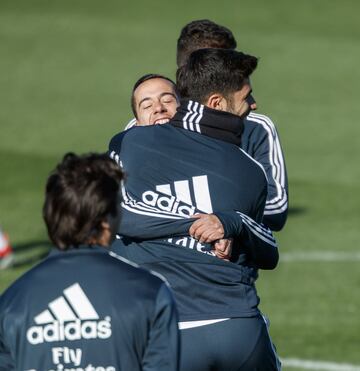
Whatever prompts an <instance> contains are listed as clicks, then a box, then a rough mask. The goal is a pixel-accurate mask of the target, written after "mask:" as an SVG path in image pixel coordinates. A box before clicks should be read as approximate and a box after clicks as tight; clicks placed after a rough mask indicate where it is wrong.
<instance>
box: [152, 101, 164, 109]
mask: <svg viewBox="0 0 360 371" xmlns="http://www.w3.org/2000/svg"><path fill="white" fill-rule="evenodd" d="M154 110H155V112H164V111H166V106H165V105H164V104H163V103H162V102H161V101H158V102H156V104H155V107H154Z"/></svg>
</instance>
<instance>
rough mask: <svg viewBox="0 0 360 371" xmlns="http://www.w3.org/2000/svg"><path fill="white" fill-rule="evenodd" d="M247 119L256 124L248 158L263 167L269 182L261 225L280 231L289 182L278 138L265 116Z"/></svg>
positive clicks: (285, 217) (256, 115)
mask: <svg viewBox="0 0 360 371" xmlns="http://www.w3.org/2000/svg"><path fill="white" fill-rule="evenodd" d="M247 119H248V120H249V121H251V122H253V123H255V124H257V130H254V131H253V134H252V138H251V141H252V142H253V143H252V149H251V153H249V154H250V155H251V156H252V157H253V158H254V159H255V160H256V161H257V162H259V163H260V164H261V165H262V167H263V168H264V170H265V172H266V176H267V181H268V196H267V199H266V204H265V210H264V217H263V223H264V224H266V225H268V226H269V227H270V228H271V229H272V230H274V231H279V230H281V229H282V228H283V227H284V225H285V222H286V219H287V213H288V180H287V172H286V166H285V161H284V155H283V152H282V149H281V145H280V139H279V135H278V132H277V130H276V127H275V125H274V123H273V122H272V121H271V120H270V119H269V118H268V117H267V116H264V115H259V114H255V113H251V114H250V115H249V116H248V117H247Z"/></svg>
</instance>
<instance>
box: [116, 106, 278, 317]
mask: <svg viewBox="0 0 360 371" xmlns="http://www.w3.org/2000/svg"><path fill="white" fill-rule="evenodd" d="M241 130H242V127H241V119H240V118H239V117H237V116H235V115H232V114H229V113H226V112H220V111H215V110H211V109H208V108H206V107H204V106H202V105H199V104H197V103H195V102H191V101H190V102H186V103H185V104H182V106H181V107H180V109H179V110H178V113H177V114H176V115H175V117H174V118H173V119H172V120H171V121H170V123H168V124H166V125H157V126H148V127H136V128H133V129H131V130H128V131H126V132H123V133H121V134H119V135H117V136H115V137H114V138H113V139H112V140H111V142H110V146H109V153H110V155H111V157H112V158H114V159H115V160H116V161H117V162H118V163H119V164H121V166H122V168H123V170H124V171H125V173H126V174H127V181H126V185H125V187H123V197H124V202H123V204H122V206H123V210H124V212H123V218H122V224H121V227H120V231H119V233H120V234H121V235H123V236H125V238H122V239H121V240H118V241H117V243H115V244H114V246H113V249H114V250H115V251H116V252H117V253H119V254H121V255H123V256H126V257H128V258H129V259H131V260H134V261H135V262H137V263H139V264H140V265H142V266H144V267H146V268H150V269H153V270H156V271H158V272H160V273H161V274H163V275H164V276H165V277H166V278H167V280H168V281H169V283H170V285H171V286H172V288H173V290H174V293H175V297H176V301H177V304H178V309H179V313H180V318H181V320H197V319H199V320H200V319H211V318H223V317H242V316H245V317H246V316H253V315H256V314H257V313H258V308H257V306H258V302H259V299H258V297H257V294H256V289H255V285H254V282H255V280H256V278H257V270H258V268H274V267H275V266H276V263H277V260H278V252H277V247H276V243H275V241H274V239H273V237H272V234H271V232H270V230H268V229H267V228H265V227H263V226H262V225H260V224H259V223H260V222H261V220H262V216H263V211H264V206H265V201H266V196H267V179H266V175H265V172H264V169H263V168H262V166H261V165H259V164H258V163H257V162H256V161H254V160H253V159H252V158H251V157H250V156H249V155H248V154H246V153H245V152H244V151H243V150H241V149H240V148H239V147H238V142H239V139H240V137H241ZM196 212H202V213H215V214H216V215H218V216H219V217H220V219H221V220H222V221H223V222H224V223H225V230H228V231H231V232H229V234H231V235H232V236H234V237H235V236H236V241H235V242H236V243H235V244H234V247H233V254H232V261H231V262H226V261H222V260H220V259H218V258H216V257H215V256H214V254H213V252H212V251H209V250H208V248H207V246H203V245H201V244H200V243H198V242H197V241H195V240H193V239H192V238H190V237H189V236H188V234H187V230H188V227H189V226H190V224H191V222H192V221H193V220H192V219H191V216H192V215H193V214H194V213H196ZM172 228H173V229H172ZM130 229H131V233H129V230H130ZM144 230H145V231H146V233H147V234H146V235H145V236H144V232H143V231H144ZM151 233H153V234H151ZM166 233H168V238H160V237H164V234H166ZM136 237H137V238H136Z"/></svg>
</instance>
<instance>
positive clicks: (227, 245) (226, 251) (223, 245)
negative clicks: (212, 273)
mask: <svg viewBox="0 0 360 371" xmlns="http://www.w3.org/2000/svg"><path fill="white" fill-rule="evenodd" d="M232 244H233V239H232V238H229V239H222V240H218V241H216V242H214V252H215V255H216V256H217V257H218V258H220V259H223V260H227V261H229V260H230V257H231V251H232Z"/></svg>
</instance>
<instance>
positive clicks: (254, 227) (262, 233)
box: [237, 211, 277, 247]
mask: <svg viewBox="0 0 360 371" xmlns="http://www.w3.org/2000/svg"><path fill="white" fill-rule="evenodd" d="M237 213H238V214H239V215H240V216H241V218H242V221H243V223H244V224H246V225H247V227H248V228H249V229H250V230H251V232H252V233H253V234H254V235H256V236H257V237H259V238H260V239H262V240H263V241H265V242H266V243H268V244H269V245H271V246H274V247H277V244H276V240H275V238H274V237H273V235H272V232H271V230H270V229H269V228H267V227H265V226H264V225H260V224H258V223H256V222H254V221H253V220H252V219H251V218H249V217H248V216H247V215H245V214H243V213H241V212H239V211H237Z"/></svg>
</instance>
